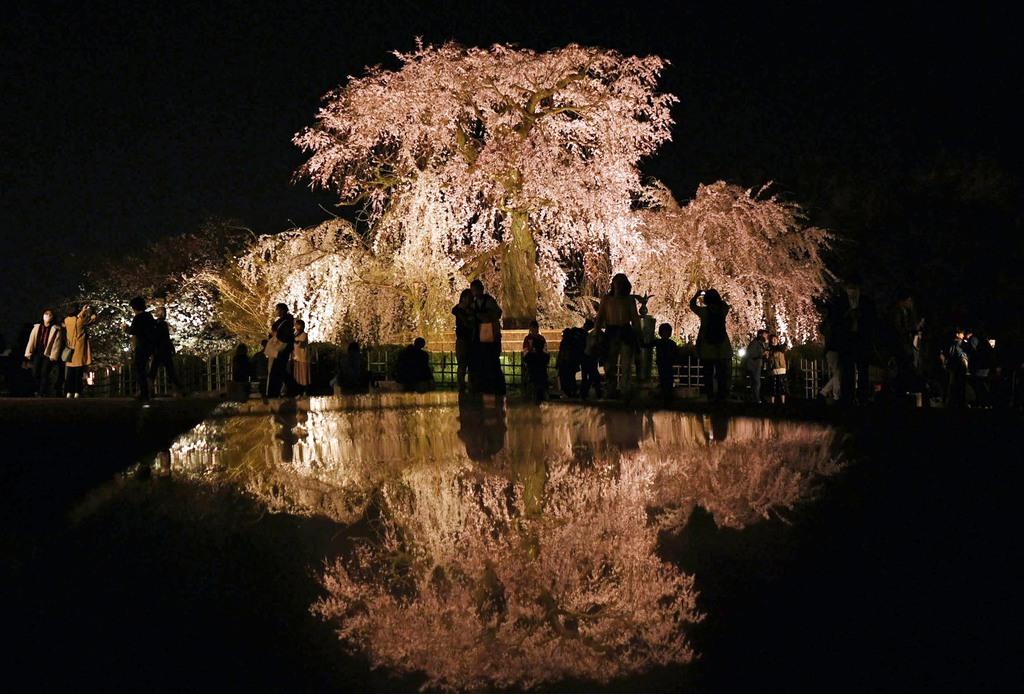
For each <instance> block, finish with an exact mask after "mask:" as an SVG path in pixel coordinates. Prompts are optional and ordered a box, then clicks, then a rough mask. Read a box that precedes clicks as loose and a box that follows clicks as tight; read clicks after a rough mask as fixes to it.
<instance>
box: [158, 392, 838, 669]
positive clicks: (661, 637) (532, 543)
mask: <svg viewBox="0 0 1024 694" xmlns="http://www.w3.org/2000/svg"><path fill="white" fill-rule="evenodd" d="M835 438H836V437H835V434H834V432H833V431H832V430H831V429H829V428H828V427H825V426H822V425H816V424H807V423H793V422H781V421H771V420H766V419H754V418H732V419H728V418H721V419H719V418H716V417H709V416H707V415H697V414H687V413H681V412H644V411H635V412H634V411H627V410H600V409H595V408H589V407H584V406H575V405H563V404H550V405H547V404H546V405H541V406H539V407H537V406H532V405H508V406H505V405H503V404H501V403H500V402H494V401H489V402H484V401H480V400H473V401H469V400H465V399H463V400H461V401H460V400H459V399H458V398H457V396H456V395H455V394H427V395H417V396H411V395H379V396H362V397H350V398H340V399H339V398H314V399H311V400H304V401H299V402H297V403H296V402H291V401H288V402H282V403H279V404H274V405H271V406H270V407H269V409H268V406H266V405H253V406H249V405H242V406H238V407H236V408H235V409H232V410H230V411H226V412H224V413H221V415H219V416H217V417H213V418H211V419H209V420H208V421H206V422H204V423H203V424H200V425H199V426H197V427H196V428H195V429H194V430H192V431H191V432H189V433H187V434H185V435H183V436H181V437H180V438H179V439H178V440H177V441H176V442H175V443H174V445H173V446H172V447H171V449H170V450H169V451H165V452H163V453H161V454H160V455H159V456H157V458H156V461H154V462H153V463H147V464H148V465H149V466H150V467H151V468H152V469H153V470H154V472H155V473H162V474H167V475H170V476H171V477H172V478H174V479H176V480H178V481H179V482H185V483H187V484H191V485H198V486H201V487H204V488H214V489H218V490H224V489H228V490H231V491H232V492H235V493H238V494H241V495H243V496H245V497H247V498H248V499H250V500H252V501H253V502H255V503H256V504H258V505H259V506H260V507H261V508H262V509H264V510H265V511H266V512H267V513H271V514H288V515H291V516H297V517H303V518H317V519H324V520H328V521H330V522H333V523H335V524H337V525H338V527H339V532H345V531H346V530H349V531H351V530H352V529H355V528H358V532H353V540H352V542H350V543H347V544H346V549H345V550H344V551H341V552H340V553H338V552H335V553H334V555H333V556H316V557H310V558H309V564H308V565H306V566H295V567H294V568H295V572H296V574H297V575H303V574H306V573H309V571H310V567H313V569H314V570H315V571H316V573H317V578H318V580H319V581H320V582H321V584H322V591H321V597H320V599H319V600H317V601H316V602H315V603H314V604H312V605H310V610H311V611H312V613H313V614H314V615H316V618H318V619H323V620H326V621H327V622H329V623H330V624H331V625H332V626H333V627H334V628H335V629H336V630H337V634H338V636H339V644H338V648H339V656H340V650H341V649H345V650H348V651H350V652H353V653H356V654H358V655H359V656H361V657H364V658H366V659H367V660H368V661H369V662H370V664H371V665H372V666H374V667H378V668H382V669H384V670H385V671H388V672H393V673H395V674H414V675H416V676H417V677H420V678H422V681H423V682H424V683H425V684H426V685H427V686H428V687H439V688H453V689H464V688H479V687H487V688H490V687H517V688H519V687H522V688H529V687H534V686H537V685H542V684H554V683H557V682H560V681H563V680H577V681H578V680H590V681H596V682H607V681H609V680H612V679H619V678H624V677H629V676H630V675H634V674H637V673H640V672H643V671H646V670H649V669H650V668H652V667H657V666H665V665H681V664H685V663H687V662H689V661H691V660H692V659H693V658H694V657H697V656H699V654H698V653H695V652H694V648H693V646H692V644H691V640H690V639H689V637H688V632H689V630H690V629H691V628H692V627H693V625H695V624H697V623H698V622H700V620H702V619H703V618H704V617H705V615H703V614H702V613H701V607H700V606H701V601H700V593H701V590H702V583H701V576H700V575H692V574H689V573H686V572H685V571H684V570H682V568H681V567H680V562H678V561H676V559H677V558H675V557H671V556H663V553H659V538H664V537H671V536H672V535H673V534H677V533H680V532H682V531H683V530H684V528H685V526H686V524H687V522H688V521H689V519H690V518H691V517H692V514H693V512H694V510H695V509H697V508H700V509H703V510H704V511H706V512H707V513H709V514H710V515H711V517H712V518H713V519H714V523H715V524H716V525H717V526H718V527H720V528H732V529H742V528H745V527H747V526H750V525H752V524H757V523H759V522H763V521H765V520H767V519H772V520H776V519H780V518H781V519H783V520H785V519H787V518H788V517H789V516H790V515H791V514H792V513H794V512H795V510H796V509H798V507H799V505H800V504H802V503H806V502H807V501H808V500H810V499H811V498H813V496H814V495H815V492H816V491H817V490H818V489H819V488H820V486H821V484H822V481H823V480H824V479H825V478H826V477H828V476H830V475H832V474H834V473H835V472H836V471H837V470H838V469H839V464H838V463H837V462H836V458H835ZM304 618H309V616H308V615H295V619H304Z"/></svg>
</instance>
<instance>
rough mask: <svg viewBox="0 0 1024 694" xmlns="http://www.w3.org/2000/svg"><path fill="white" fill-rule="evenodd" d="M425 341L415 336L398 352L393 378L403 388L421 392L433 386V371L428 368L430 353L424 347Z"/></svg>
mask: <svg viewBox="0 0 1024 694" xmlns="http://www.w3.org/2000/svg"><path fill="white" fill-rule="evenodd" d="M426 346H427V341H426V340H424V339H423V338H422V337H417V338H416V339H415V340H414V341H413V343H412V344H411V345H406V346H405V347H403V348H402V351H401V352H399V353H398V358H397V359H396V361H395V380H396V381H398V382H399V383H400V384H401V385H402V388H403V389H404V390H411V391H417V392H420V393H422V392H423V391H426V390H432V389H433V388H434V371H433V370H432V369H431V368H430V353H429V352H427V350H426V349H424V347H426Z"/></svg>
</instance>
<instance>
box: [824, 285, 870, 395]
mask: <svg viewBox="0 0 1024 694" xmlns="http://www.w3.org/2000/svg"><path fill="white" fill-rule="evenodd" d="M829 318H830V319H831V321H832V326H833V330H834V334H833V340H834V342H835V344H836V348H837V350H838V352H839V366H840V369H841V371H842V379H841V380H842V384H841V386H840V389H839V390H840V397H841V399H842V400H844V401H847V402H850V401H852V400H853V397H854V393H855V392H856V396H857V398H858V400H859V401H860V402H861V403H865V402H867V401H868V399H869V398H870V397H871V380H870V378H869V374H868V367H869V363H870V361H871V351H872V349H873V348H874V343H875V327H876V319H877V314H876V311H875V302H874V301H872V299H871V297H869V296H867V295H865V294H864V292H863V291H862V288H861V283H860V278H859V277H857V276H852V277H850V279H848V280H847V281H846V283H845V284H844V285H843V291H842V293H840V294H839V296H837V297H835V299H833V301H832V305H831V306H830V307H829ZM855 382H856V384H857V386H856V391H854V383H855Z"/></svg>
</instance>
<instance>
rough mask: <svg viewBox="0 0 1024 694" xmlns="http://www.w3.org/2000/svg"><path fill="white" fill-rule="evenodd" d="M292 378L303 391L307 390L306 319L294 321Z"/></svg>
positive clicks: (307, 337) (307, 348)
mask: <svg viewBox="0 0 1024 694" xmlns="http://www.w3.org/2000/svg"><path fill="white" fill-rule="evenodd" d="M292 378H294V379H295V382H296V383H297V384H298V385H299V387H300V388H301V390H302V392H303V393H306V392H307V391H308V390H309V335H307V334H306V321H303V320H296V321H295V347H294V349H293V350H292Z"/></svg>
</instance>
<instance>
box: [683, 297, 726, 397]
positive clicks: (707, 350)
mask: <svg viewBox="0 0 1024 694" xmlns="http://www.w3.org/2000/svg"><path fill="white" fill-rule="evenodd" d="M729 309H730V306H729V304H727V303H725V301H724V300H723V299H722V296H721V294H719V293H718V290H716V289H707V290H701V291H698V292H697V293H696V294H694V295H693V298H692V299H690V310H691V311H693V312H694V313H696V314H697V317H698V318H700V330H698V331H697V356H699V357H700V360H701V362H703V365H704V393H705V395H707V398H708V400H726V399H728V397H729V384H730V380H731V377H732V343H731V342H729V333H728V332H726V329H725V317H726V316H727V315H729Z"/></svg>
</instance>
